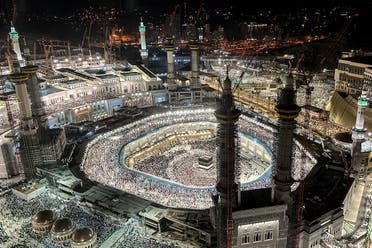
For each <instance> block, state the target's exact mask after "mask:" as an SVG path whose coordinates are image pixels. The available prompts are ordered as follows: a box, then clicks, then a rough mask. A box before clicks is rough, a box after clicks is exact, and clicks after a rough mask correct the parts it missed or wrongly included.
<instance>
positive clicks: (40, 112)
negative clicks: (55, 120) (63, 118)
mask: <svg viewBox="0 0 372 248" xmlns="http://www.w3.org/2000/svg"><path fill="white" fill-rule="evenodd" d="M37 70H38V66H35V65H28V66H25V67H23V68H22V72H23V73H25V74H27V75H28V77H29V80H28V91H29V92H30V98H31V102H32V105H31V109H32V113H33V115H34V118H35V120H36V122H37V123H36V124H37V126H38V127H44V126H45V125H46V119H47V117H46V114H45V111H44V106H43V102H42V101H41V95H40V88H39V82H38V79H37V76H36V72H37Z"/></svg>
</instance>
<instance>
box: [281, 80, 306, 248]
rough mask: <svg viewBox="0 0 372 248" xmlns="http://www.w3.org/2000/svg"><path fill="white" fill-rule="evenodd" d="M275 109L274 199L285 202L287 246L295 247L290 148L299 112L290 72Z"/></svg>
mask: <svg viewBox="0 0 372 248" xmlns="http://www.w3.org/2000/svg"><path fill="white" fill-rule="evenodd" d="M275 110H276V112H277V114H278V116H279V121H278V124H279V130H278V134H277V144H276V147H275V149H276V151H275V155H276V162H277V171H276V174H275V175H274V184H275V185H274V200H275V202H276V203H279V204H287V206H288V210H287V216H288V219H289V226H288V238H287V247H295V242H296V225H295V224H296V223H295V222H296V218H295V213H294V212H293V209H294V208H293V206H292V204H293V200H292V198H291V185H292V183H293V179H292V154H293V152H292V149H293V132H294V130H295V128H296V120H295V118H296V117H297V116H298V114H299V112H300V110H301V109H300V107H299V106H298V105H297V104H296V92H295V90H294V80H293V75H292V73H289V74H288V76H287V81H286V84H285V87H284V89H282V91H281V94H280V96H279V99H278V104H277V105H276V106H275Z"/></svg>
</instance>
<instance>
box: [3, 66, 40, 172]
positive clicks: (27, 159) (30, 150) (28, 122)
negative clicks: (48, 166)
mask: <svg viewBox="0 0 372 248" xmlns="http://www.w3.org/2000/svg"><path fill="white" fill-rule="evenodd" d="M9 80H10V81H11V82H13V83H15V84H16V86H15V88H16V95H17V99H18V105H19V111H20V119H21V127H20V149H21V160H22V163H23V166H24V173H25V177H26V178H27V179H29V178H32V177H33V176H34V174H35V165H38V164H40V163H41V158H40V150H39V142H38V138H37V127H36V125H35V123H34V121H33V119H32V111H31V102H30V99H29V97H28V92H27V86H26V82H27V80H28V76H27V74H24V73H16V74H12V75H10V77H9Z"/></svg>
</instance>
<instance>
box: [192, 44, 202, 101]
mask: <svg viewBox="0 0 372 248" xmlns="http://www.w3.org/2000/svg"><path fill="white" fill-rule="evenodd" d="M190 50H191V84H190V85H191V90H192V91H193V99H194V101H196V102H201V101H202V100H203V99H202V93H201V86H200V81H199V62H200V57H199V44H198V43H196V42H190Z"/></svg>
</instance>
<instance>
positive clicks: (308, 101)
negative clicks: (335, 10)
mask: <svg viewBox="0 0 372 248" xmlns="http://www.w3.org/2000/svg"><path fill="white" fill-rule="evenodd" d="M358 16H359V14H355V15H353V16H349V17H348V20H347V22H346V23H345V24H344V25H343V27H342V28H341V30H340V31H339V32H338V33H337V36H336V38H335V39H334V40H333V42H331V43H330V44H329V46H328V47H327V49H326V50H325V51H324V52H323V53H322V55H321V60H320V63H319V64H318V66H317V67H318V68H317V69H318V70H320V69H321V68H322V66H323V65H324V63H325V61H326V60H327V58H329V57H330V56H331V55H332V54H333V53H334V52H335V48H336V45H337V43H338V42H339V41H340V40H341V38H342V37H343V35H344V34H345V32H346V30H347V29H348V27H349V26H350V24H351V22H352V20H353V18H354V17H358ZM303 58H304V56H303V54H302V55H301V57H300V59H299V61H298V62H297V65H296V70H298V69H299V67H300V64H301V63H302V61H303ZM318 70H316V73H315V74H314V75H312V76H309V75H305V73H304V72H303V75H304V81H303V82H302V84H301V83H300V84H297V88H298V87H299V86H304V87H305V105H304V120H303V139H304V148H303V151H302V153H301V165H300V168H299V170H300V178H299V186H298V191H297V192H298V196H297V197H298V198H297V222H296V248H299V243H300V242H299V241H300V232H301V226H302V214H303V200H304V189H305V184H304V178H305V171H304V168H303V165H305V164H306V162H307V159H308V158H307V155H306V152H305V151H306V150H307V149H306V147H307V145H308V136H309V133H310V109H309V108H310V106H311V93H312V91H313V90H314V87H312V86H311V82H312V80H313V79H314V78H315V77H316V75H317V71H318ZM341 157H342V159H343V161H344V159H345V157H344V156H343V155H341ZM344 165H345V169H346V170H345V173H346V174H350V172H351V170H352V168H351V166H348V164H347V163H346V160H345V161H344Z"/></svg>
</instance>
